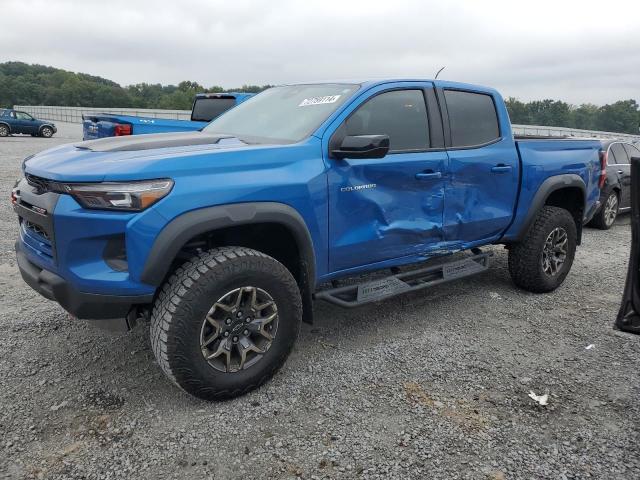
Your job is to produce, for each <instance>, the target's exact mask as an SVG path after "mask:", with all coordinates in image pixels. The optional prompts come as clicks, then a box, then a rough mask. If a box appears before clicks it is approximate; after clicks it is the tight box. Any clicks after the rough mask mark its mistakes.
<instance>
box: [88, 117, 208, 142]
mask: <svg viewBox="0 0 640 480" xmlns="http://www.w3.org/2000/svg"><path fill="white" fill-rule="evenodd" d="M116 125H130V126H131V134H135V135H144V134H149V133H167V132H193V131H196V130H200V129H201V128H202V127H204V126H205V125H206V122H192V121H189V120H171V119H167V118H151V117H134V116H131V115H88V116H86V117H84V121H83V122H82V133H83V140H94V139H96V138H104V137H113V136H115V133H114V130H115V127H116Z"/></svg>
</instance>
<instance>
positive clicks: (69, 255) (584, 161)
mask: <svg viewBox="0 0 640 480" xmlns="http://www.w3.org/2000/svg"><path fill="white" fill-rule="evenodd" d="M600 147H601V145H600V142H599V141H597V140H578V139H559V140H548V139H523V138H518V137H514V135H513V134H512V131H511V124H510V122H509V117H508V114H507V109H506V107H505V103H504V101H503V99H502V97H501V96H500V94H499V93H498V92H497V91H495V90H493V89H491V88H486V87H480V86H475V85H467V84H461V83H453V82H444V81H438V80H435V81H433V80H419V79H408V80H385V81H363V82H353V83H344V82H336V83H315V84H300V85H284V86H279V87H274V88H271V89H268V90H266V91H264V92H262V93H260V94H258V95H256V96H254V97H252V98H250V99H248V100H246V101H245V102H243V103H242V104H240V105H238V106H237V107H235V108H233V109H231V110H228V111H227V112H225V113H224V114H222V115H221V116H219V117H218V118H216V119H215V120H213V121H212V122H211V123H210V124H209V125H207V126H206V127H205V128H204V129H203V130H202V131H197V132H188V133H166V134H158V135H153V134H151V135H138V136H125V137H118V138H104V139H99V140H92V141H84V142H78V143H76V144H72V145H66V146H60V147H57V148H54V149H50V150H47V151H45V152H42V153H40V154H37V155H35V156H32V157H30V158H28V159H27V160H26V161H25V162H24V167H23V174H24V178H22V179H21V180H20V181H19V183H18V184H17V185H16V188H15V189H14V191H13V194H12V202H13V208H14V210H15V212H16V213H17V215H18V219H19V223H20V237H19V238H18V240H17V242H16V251H17V260H18V266H19V269H20V272H21V274H22V277H23V279H24V280H25V282H26V283H27V284H29V285H30V286H31V287H32V288H33V289H34V290H36V291H38V292H40V293H41V294H42V295H43V296H45V297H46V298H49V299H52V300H55V301H57V302H58V303H59V304H60V305H62V307H64V308H65V309H66V310H67V311H69V312H70V313H71V314H72V315H74V316H75V317H78V318H86V319H93V321H96V322H98V323H99V324H102V325H109V326H111V327H113V328H129V327H131V326H132V324H134V323H135V322H136V321H139V320H148V321H150V323H151V328H150V332H151V344H152V347H153V351H154V353H155V355H156V358H157V360H158V363H159V365H160V367H161V368H162V370H163V371H164V372H165V374H166V375H167V377H168V378H169V379H170V380H171V382H173V383H174V384H176V385H178V386H179V387H180V388H182V389H183V390H185V391H187V392H190V393H191V394H193V395H196V396H198V397H201V398H205V399H209V400H216V399H223V398H229V397H233V396H237V395H240V394H243V393H245V392H247V391H249V390H251V389H254V388H256V387H258V386H259V385H261V384H263V383H264V382H265V381H267V380H268V379H269V378H270V377H271V376H272V375H273V374H274V373H275V372H276V371H277V370H278V369H279V368H280V367H281V366H282V365H283V363H284V362H285V359H286V358H287V356H288V355H289V353H290V351H291V349H292V347H293V345H294V342H295V340H296V337H297V335H298V332H299V330H300V326H301V322H303V321H304V322H309V323H310V322H312V320H313V305H314V300H325V301H328V302H331V303H333V304H336V305H340V306H343V307H356V306H359V305H362V304H365V303H368V302H373V301H379V300H382V299H385V298H388V297H390V296H393V295H397V294H402V293H406V292H411V291H417V290H420V289H424V288H428V287H431V286H433V285H440V284H443V283H445V282H449V281H453V280H455V279H458V278H462V277H465V276H468V275H472V274H479V273H481V272H486V271H487V268H488V264H489V262H490V259H491V251H490V250H489V251H483V250H482V247H485V246H491V245H504V246H506V248H507V249H508V252H509V253H508V257H509V258H508V261H509V272H510V274H511V277H512V279H513V282H514V283H515V285H516V286H518V287H519V288H522V289H524V290H527V291H530V292H536V293H543V292H550V291H553V290H555V289H556V288H558V287H560V285H561V284H562V283H563V281H564V280H565V278H566V277H567V275H568V274H569V271H570V269H571V266H572V263H573V259H574V255H575V252H576V248H577V246H578V245H579V244H580V241H581V238H582V226H583V223H584V222H586V221H589V220H590V219H591V218H592V217H593V215H594V213H595V212H596V211H597V209H598V208H599V199H600V189H601V187H602V186H603V185H604V182H605V180H606V175H607V172H606V163H605V162H604V159H603V157H601V156H600ZM427 261H429V262H428V263H425V262H427ZM372 272H375V273H376V276H375V277H374V278H372V277H370V276H367V275H364V274H369V273H372ZM549 301H552V299H550V300H549ZM372 321H375V318H374V319H372Z"/></svg>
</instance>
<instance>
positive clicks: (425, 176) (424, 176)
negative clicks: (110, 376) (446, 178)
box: [416, 172, 442, 180]
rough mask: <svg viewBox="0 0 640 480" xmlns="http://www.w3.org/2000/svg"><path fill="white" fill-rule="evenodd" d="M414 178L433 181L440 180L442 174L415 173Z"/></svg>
mask: <svg viewBox="0 0 640 480" xmlns="http://www.w3.org/2000/svg"><path fill="white" fill-rule="evenodd" d="M416 178H417V179H418V180H435V179H437V178H442V172H420V173H416Z"/></svg>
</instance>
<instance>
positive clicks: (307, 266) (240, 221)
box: [140, 202, 316, 295]
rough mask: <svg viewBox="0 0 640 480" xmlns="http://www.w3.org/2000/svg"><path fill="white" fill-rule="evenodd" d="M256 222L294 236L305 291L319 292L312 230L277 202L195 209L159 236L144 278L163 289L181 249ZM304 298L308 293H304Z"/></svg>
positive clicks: (174, 221)
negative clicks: (198, 239)
mask: <svg viewBox="0 0 640 480" xmlns="http://www.w3.org/2000/svg"><path fill="white" fill-rule="evenodd" d="M252 223H253V224H255V223H278V224H280V225H283V226H284V227H286V228H287V229H288V230H289V231H290V232H291V233H292V234H293V236H294V238H295V240H296V243H297V246H298V250H299V252H300V257H301V258H300V261H301V262H302V264H301V267H302V268H301V269H300V270H301V273H302V276H303V278H301V279H298V280H299V281H300V282H301V283H302V285H300V287H301V288H304V289H305V290H308V292H309V293H308V294H309V295H311V293H312V292H313V291H314V289H315V278H316V260H315V252H314V249H313V241H312V238H311V234H310V233H309V229H308V228H307V225H306V223H305V221H304V219H303V218H302V216H301V215H300V214H299V213H298V211H297V210H295V209H294V208H292V207H290V206H289V205H285V204H283V203H276V202H251V203H236V204H231V205H220V206H215V207H206V208H201V209H198V210H192V211H190V212H187V213H184V214H182V215H179V216H177V217H176V218H174V219H173V220H171V221H170V222H169V223H168V224H167V225H166V226H165V227H164V228H163V229H162V231H161V232H160V234H159V235H158V236H157V237H156V239H155V241H154V243H153V246H152V247H151V251H150V252H149V255H148V256H147V260H146V262H145V265H144V268H143V270H142V274H141V276H140V279H141V280H142V281H143V282H144V283H147V284H150V285H155V286H159V285H160V284H161V283H162V281H163V280H164V278H165V276H166V275H167V273H168V271H169V267H170V266H171V263H172V262H173V260H174V259H175V258H176V255H177V254H178V252H179V250H180V249H181V248H182V247H183V246H184V245H185V244H186V243H187V242H188V241H189V240H190V239H192V238H193V237H195V236H197V235H200V234H202V233H205V232H210V231H215V230H219V229H222V228H226V227H233V226H239V225H248V224H252ZM303 295H304V293H303Z"/></svg>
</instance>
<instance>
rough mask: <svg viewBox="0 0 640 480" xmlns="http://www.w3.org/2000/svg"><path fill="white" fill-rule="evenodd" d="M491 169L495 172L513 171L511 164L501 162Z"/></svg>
mask: <svg viewBox="0 0 640 480" xmlns="http://www.w3.org/2000/svg"><path fill="white" fill-rule="evenodd" d="M491 171H492V172H493V173H506V172H510V171H511V165H505V164H503V163H499V164H498V165H496V166H494V167H491Z"/></svg>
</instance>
